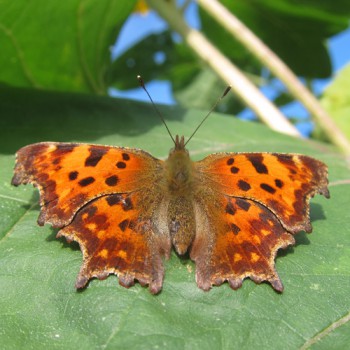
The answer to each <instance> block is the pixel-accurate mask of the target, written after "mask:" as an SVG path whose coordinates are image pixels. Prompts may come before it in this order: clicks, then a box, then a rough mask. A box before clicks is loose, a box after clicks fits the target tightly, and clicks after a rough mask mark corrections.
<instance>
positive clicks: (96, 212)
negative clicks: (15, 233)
mask: <svg viewBox="0 0 350 350" xmlns="http://www.w3.org/2000/svg"><path fill="white" fill-rule="evenodd" d="M145 199H146V198H145V196H144V194H142V192H141V193H133V194H130V195H125V194H123V195H119V194H114V195H107V196H103V197H100V198H98V199H96V200H94V201H91V202H90V203H88V204H87V205H86V206H84V208H82V209H81V210H79V211H78V213H77V215H76V216H75V217H74V219H73V221H72V222H71V223H70V224H69V225H68V226H66V227H64V228H63V229H61V230H60V231H59V233H58V237H61V236H65V237H66V238H67V239H68V240H74V241H76V242H78V243H79V245H80V248H81V250H82V252H83V264H82V267H81V270H80V273H79V276H78V279H77V282H76V287H77V288H83V287H84V286H85V285H86V283H87V282H88V281H89V280H90V279H91V278H93V277H97V278H99V279H104V278H106V277H107V276H108V275H109V274H116V275H118V277H119V283H120V284H121V285H123V286H125V287H130V286H131V285H133V284H134V281H135V280H138V281H139V282H140V283H141V284H142V285H146V284H147V285H149V289H150V291H151V292H152V293H158V292H159V291H160V289H161V287H162V283H163V277H164V267H163V261H162V258H163V257H166V258H168V257H169V255H170V249H171V243H170V239H169V236H168V235H166V234H161V233H160V232H158V231H157V232H155V230H156V227H154V225H153V223H152V221H153V219H152V214H153V212H154V210H156V208H152V206H149V205H148V206H147V209H145V207H144V205H145V204H146V203H140V201H143V200H145ZM154 204H156V205H157V206H158V205H159V203H154Z"/></svg>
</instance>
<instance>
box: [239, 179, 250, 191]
mask: <svg viewBox="0 0 350 350" xmlns="http://www.w3.org/2000/svg"><path fill="white" fill-rule="evenodd" d="M237 185H238V187H239V188H240V189H241V190H242V191H249V190H250V189H251V187H250V185H249V183H248V182H246V181H244V180H239V181H238V183H237Z"/></svg>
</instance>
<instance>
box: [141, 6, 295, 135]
mask: <svg viewBox="0 0 350 350" xmlns="http://www.w3.org/2000/svg"><path fill="white" fill-rule="evenodd" d="M147 3H148V4H149V6H150V7H151V8H153V9H155V10H156V11H157V12H158V14H159V15H160V16H161V17H163V18H164V19H165V20H166V21H167V23H168V24H169V26H170V27H171V28H172V29H174V30H175V31H176V32H178V33H179V34H180V35H181V36H182V37H183V39H184V40H185V42H186V43H187V44H188V45H189V47H190V48H191V49H192V50H193V51H194V52H195V53H196V54H197V56H199V57H200V58H201V59H202V60H203V61H204V62H205V63H207V64H208V65H209V66H210V67H211V68H212V69H213V70H214V71H215V72H216V74H218V75H219V76H220V77H221V78H222V79H223V80H224V81H226V82H227V83H228V84H229V85H231V87H232V90H233V91H234V92H235V94H236V95H237V96H238V97H239V98H240V99H241V100H242V101H243V102H244V103H245V105H247V106H248V107H250V108H251V109H252V110H253V111H254V112H255V113H256V115H257V116H258V117H259V118H260V119H262V120H263V121H264V123H266V124H267V125H268V126H269V127H270V128H271V129H273V130H276V131H279V132H282V133H285V134H289V135H293V136H300V133H299V131H298V130H297V129H296V128H295V127H294V125H292V124H291V123H290V122H289V121H288V120H287V119H286V118H285V116H284V115H283V114H282V113H281V112H280V111H279V110H278V109H277V108H276V107H275V106H274V105H273V104H272V103H271V102H270V101H269V100H268V99H267V98H266V97H265V96H264V95H263V94H262V93H261V92H260V91H259V89H258V88H257V87H255V85H254V84H252V83H251V82H250V81H249V79H247V77H246V76H245V75H244V74H243V73H242V72H241V71H240V70H239V69H238V68H237V67H236V66H235V65H234V64H233V63H232V62H231V61H230V60H228V59H227V58H226V57H225V56H224V55H223V54H222V53H221V52H220V51H219V50H218V49H217V48H216V47H215V46H214V45H213V44H211V43H210V42H209V41H208V40H207V39H206V38H205V37H204V36H203V35H202V34H201V33H200V32H198V31H197V30H195V29H192V28H190V27H189V26H188V25H187V23H186V22H185V21H184V19H183V18H182V16H181V13H180V12H179V10H178V9H177V8H176V6H175V4H174V3H173V2H171V1H170V2H166V1H159V0H147Z"/></svg>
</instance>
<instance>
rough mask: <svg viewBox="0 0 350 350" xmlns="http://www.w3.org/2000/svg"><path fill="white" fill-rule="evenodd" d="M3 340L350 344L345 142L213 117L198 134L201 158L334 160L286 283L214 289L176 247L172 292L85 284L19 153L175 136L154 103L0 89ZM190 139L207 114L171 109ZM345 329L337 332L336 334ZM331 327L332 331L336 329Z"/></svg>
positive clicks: (160, 144) (291, 254) (284, 265)
mask: <svg viewBox="0 0 350 350" xmlns="http://www.w3.org/2000/svg"><path fill="white" fill-rule="evenodd" d="M0 100H1V101H6V102H5V103H4V102H3V103H2V104H1V110H0V113H1V118H0V153H1V154H0V165H1V168H0V208H1V215H0V218H1V219H0V344H1V348H4V349H39V350H40V349H77V348H78V349H126V348H132V349H157V348H159V349H235V348H237V349H282V348H283V349H297V348H300V347H302V346H303V345H308V344H310V345H311V344H312V343H313V342H314V343H315V344H314V345H312V346H311V348H312V349H328V348H330V347H331V348H332V349H344V348H346V346H347V345H348V344H349V342H350V332H349V330H350V329H349V324H350V322H349V319H350V294H349V291H350V278H349V277H350V268H349V267H350V226H349V225H348V223H349V221H350V212H349V208H348V206H349V196H350V171H349V167H348V164H347V163H346V162H345V160H344V159H343V157H342V156H341V155H340V154H338V153H337V152H336V151H335V150H334V149H332V148H330V147H328V146H326V145H324V144H321V143H314V142H311V141H302V140H296V139H294V138H291V137H287V136H283V135H280V134H276V133H274V132H272V131H271V130H268V129H266V128H265V127H263V126H261V125H258V124H252V123H247V122H241V121H238V120H236V119H232V118H229V117H227V116H223V115H220V114H214V115H212V116H211V117H210V118H209V120H208V121H207V122H206V123H205V124H204V125H203V126H202V128H201V129H200V130H199V131H198V133H197V134H196V136H195V137H194V138H193V140H192V141H191V142H190V144H189V145H188V146H189V150H190V152H191V154H192V156H193V158H194V159H201V158H202V157H204V156H205V155H207V154H209V153H212V152H219V151H272V152H277V151H278V152H297V153H304V154H308V155H311V156H315V157H317V158H319V159H320V160H322V161H324V162H326V163H327V164H328V165H329V172H330V193H331V199H329V200H326V199H324V198H323V197H321V196H316V197H315V198H314V199H313V200H312V204H311V219H312V224H313V228H314V230H313V233H312V234H311V235H306V234H305V233H303V232H301V233H299V234H298V235H297V236H296V238H297V245H296V247H294V248H290V249H288V250H287V251H285V252H281V253H280V254H279V258H278V259H277V270H278V272H279V275H280V277H281V279H282V281H283V283H284V286H285V291H284V292H283V294H278V293H276V292H274V291H273V289H272V288H271V287H270V286H269V285H268V284H265V283H264V284H261V285H256V284H254V283H253V282H251V281H249V280H246V281H245V282H244V283H243V286H242V288H240V289H239V290H237V291H233V290H231V289H230V288H229V286H228V285H227V284H224V285H222V286H221V287H216V288H213V289H212V290H211V291H210V292H207V293H206V292H203V291H201V290H200V289H198V288H197V286H196V283H195V276H194V269H195V266H194V264H193V263H192V262H191V261H189V260H188V259H186V258H179V257H178V256H176V255H175V254H173V256H172V257H171V259H170V260H169V261H167V262H166V276H165V281H164V287H163V290H162V292H161V293H160V294H159V295H157V296H154V295H151V294H150V293H149V291H148V290H147V289H146V288H143V287H141V286H140V285H138V284H137V285H136V286H134V287H132V288H130V289H129V290H127V289H125V288H123V287H120V286H119V285H118V283H117V277H115V276H110V277H109V278H108V279H106V280H105V281H98V280H93V281H92V282H90V284H89V286H88V287H87V288H86V289H85V290H83V291H82V292H76V290H75V289H74V283H75V278H76V276H77V273H78V271H79V268H80V264H81V261H82V256H81V252H80V251H79V249H78V248H77V246H76V245H74V244H71V245H68V244H67V243H65V241H64V240H56V239H55V234H56V232H57V231H56V230H54V229H52V228H51V227H50V226H44V227H39V226H37V224H36V220H37V217H38V214H39V206H38V194H37V191H36V190H35V189H33V188H32V186H20V187H18V188H15V187H12V186H11V185H10V181H11V177H12V171H13V170H12V169H13V166H14V161H15V157H14V152H15V151H16V150H17V149H18V148H19V147H21V146H23V145H25V144H28V143H32V142H38V141H84V142H90V143H92V142H93V143H100V144H111V145H121V146H129V147H139V148H140V147H141V148H143V149H145V150H148V151H150V152H151V153H152V154H153V155H154V156H157V157H161V158H165V157H166V156H167V154H168V150H169V148H171V146H172V144H171V140H170V138H169V136H168V135H167V133H166V131H165V129H164V126H163V125H162V124H161V122H160V121H159V120H158V119H157V118H158V117H157V116H156V115H155V113H154V111H153V109H152V108H151V106H149V105H147V104H141V103H135V102H130V101H127V100H113V99H110V98H106V97H94V96H89V95H74V94H62V93H48V92H40V91H35V90H26V89H0ZM160 109H161V111H162V112H163V113H164V115H165V118H166V121H167V123H168V124H169V127H170V129H171V130H172V131H173V133H179V134H185V136H188V135H190V134H191V132H192V131H193V130H194V128H195V127H196V126H197V125H198V123H199V122H200V120H201V119H202V117H203V113H202V112H199V111H197V110H184V109H179V108H170V107H164V106H160ZM332 327H334V330H332ZM328 330H331V331H330V332H328Z"/></svg>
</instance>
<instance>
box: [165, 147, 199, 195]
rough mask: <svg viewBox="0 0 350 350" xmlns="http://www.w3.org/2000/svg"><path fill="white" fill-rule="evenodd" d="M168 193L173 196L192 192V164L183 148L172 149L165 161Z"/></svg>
mask: <svg viewBox="0 0 350 350" xmlns="http://www.w3.org/2000/svg"><path fill="white" fill-rule="evenodd" d="M165 171H166V179H167V186H168V191H169V193H170V194H171V195H174V196H183V195H186V194H187V195H188V194H189V193H191V192H192V183H193V162H192V161H191V159H190V156H189V154H188V151H187V150H186V149H185V148H180V149H177V148H176V147H175V148H174V149H172V150H171V151H170V153H169V157H168V159H167V160H166V161H165Z"/></svg>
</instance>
